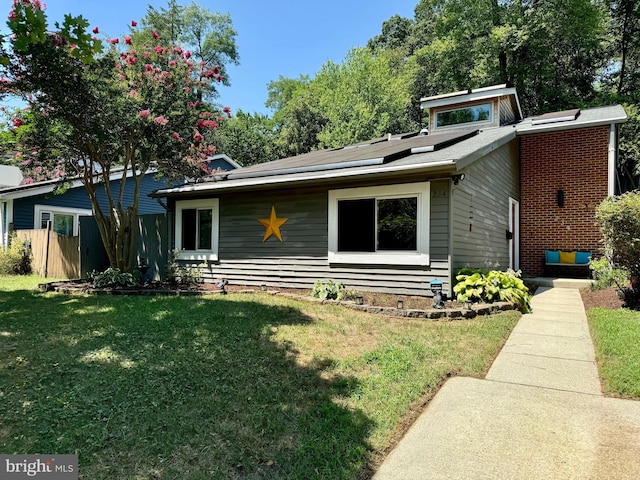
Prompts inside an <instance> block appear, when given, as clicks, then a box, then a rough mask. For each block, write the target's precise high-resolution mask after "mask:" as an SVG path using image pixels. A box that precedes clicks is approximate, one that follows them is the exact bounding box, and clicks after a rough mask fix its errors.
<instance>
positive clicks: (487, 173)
mask: <svg viewBox="0 0 640 480" xmlns="http://www.w3.org/2000/svg"><path fill="white" fill-rule="evenodd" d="M464 173H465V179H464V180H463V181H462V182H460V183H459V184H458V185H454V186H453V187H452V191H453V194H452V197H453V256H452V260H453V270H454V273H455V271H457V270H458V269H460V268H462V267H467V266H469V267H487V266H490V267H495V268H499V269H502V270H504V269H506V268H508V267H509V242H508V241H507V239H506V231H507V230H508V229H509V197H511V198H513V199H515V200H518V201H519V199H520V193H519V192H520V180H519V179H520V173H519V165H518V145H517V141H516V140H514V141H511V142H509V143H508V144H506V145H504V146H502V147H500V148H499V149H497V150H495V151H494V152H492V153H491V154H489V155H487V156H486V157H484V158H482V159H480V160H477V161H476V162H474V163H472V164H471V165H470V166H469V167H467V168H466V169H465V170H464Z"/></svg>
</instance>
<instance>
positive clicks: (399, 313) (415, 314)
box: [38, 280, 515, 320]
mask: <svg viewBox="0 0 640 480" xmlns="http://www.w3.org/2000/svg"><path fill="white" fill-rule="evenodd" d="M53 283H61V282H50V283H41V284H39V285H38V288H40V290H42V291H43V292H57V293H63V294H67V295H69V294H74V293H83V294H87V295H139V296H156V295H157V296H198V295H201V296H202V295H223V294H224V293H226V292H223V291H222V290H219V291H215V290H211V291H205V292H203V291H198V290H179V289H178V290H145V289H139V290H118V289H92V288H91V289H89V288H85V287H73V283H74V282H73V280H71V281H69V282H65V283H68V284H69V286H66V285H65V286H53ZM231 293H232V294H234V295H235V294H247V293H266V294H269V295H280V296H283V297H286V298H291V299H293V300H301V301H304V302H313V303H321V304H323V305H339V306H342V307H347V308H351V309H353V310H359V311H361V312H366V313H374V314H379V315H388V316H391V317H406V318H426V319H429V320H439V319H446V320H462V319H465V318H474V317H476V316H478V315H491V314H493V313H498V312H504V311H507V310H514V309H515V305H514V304H513V303H509V302H495V303H491V304H487V303H483V304H480V303H479V304H472V305H471V306H470V307H469V308H443V309H436V308H432V309H427V310H416V309H404V308H393V307H380V306H374V305H358V304H356V303H355V302H353V301H346V300H322V299H320V298H314V297H309V296H305V295H297V294H294V293H287V292H280V291H279V290H267V291H260V290H251V289H247V290H239V291H235V292H231Z"/></svg>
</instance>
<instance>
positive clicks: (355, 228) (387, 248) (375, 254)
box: [329, 182, 429, 265]
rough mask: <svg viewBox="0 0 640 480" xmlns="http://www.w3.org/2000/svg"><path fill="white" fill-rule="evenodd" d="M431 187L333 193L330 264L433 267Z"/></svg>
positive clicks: (339, 191) (404, 185) (394, 186)
mask: <svg viewBox="0 0 640 480" xmlns="http://www.w3.org/2000/svg"><path fill="white" fill-rule="evenodd" d="M428 239H429V183H426V182H425V183H411V184H402V185H390V186H385V187H364V188H351V189H344V190H332V191H330V192H329V261H330V262H332V263H371V264H390V265H393V264H397V265H428V262H429V255H428V251H429V248H428Z"/></svg>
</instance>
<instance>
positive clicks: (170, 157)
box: [0, 0, 230, 271]
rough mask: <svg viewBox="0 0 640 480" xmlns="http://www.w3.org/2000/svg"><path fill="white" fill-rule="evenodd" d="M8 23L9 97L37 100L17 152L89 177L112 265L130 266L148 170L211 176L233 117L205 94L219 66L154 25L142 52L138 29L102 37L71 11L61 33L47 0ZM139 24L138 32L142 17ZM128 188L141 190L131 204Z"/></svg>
mask: <svg viewBox="0 0 640 480" xmlns="http://www.w3.org/2000/svg"><path fill="white" fill-rule="evenodd" d="M7 23H8V25H9V28H10V30H11V36H10V37H9V38H8V39H7V41H5V42H4V43H3V46H2V52H1V58H2V59H8V60H9V61H4V60H2V62H0V63H1V66H0V69H1V70H2V72H1V75H0V76H1V77H2V78H1V80H0V95H3V94H13V95H20V96H22V97H23V98H24V99H25V101H27V103H28V107H27V109H26V111H23V112H21V113H20V114H19V116H17V117H16V118H14V120H13V122H12V124H11V127H12V131H13V134H14V138H15V142H14V146H15V150H16V151H17V155H19V158H20V161H21V163H23V164H25V165H26V166H28V167H29V168H30V169H32V170H35V169H38V168H40V169H43V170H47V171H57V172H58V175H60V176H62V177H63V178H64V179H72V178H73V179H80V181H81V182H82V183H83V185H84V187H85V189H86V191H87V194H88V196H89V198H90V199H91V204H92V207H93V212H94V216H95V220H96V222H97V224H98V227H99V230H100V234H101V237H102V241H103V244H104V247H105V249H106V251H107V254H108V256H109V261H110V264H111V266H112V267H114V268H119V269H120V270H121V271H130V270H131V269H132V267H133V265H134V261H135V255H136V235H135V232H136V221H137V213H138V200H139V196H140V188H141V184H142V180H143V178H144V176H145V175H146V174H147V172H149V171H150V170H151V169H155V171H156V172H157V173H158V174H159V175H164V176H166V177H167V178H169V179H178V178H199V177H201V176H203V175H206V174H208V173H209V170H208V167H207V164H206V159H207V157H209V156H210V155H211V154H213V153H214V152H215V147H213V146H212V145H209V144H208V143H207V133H208V132H209V131H211V130H212V129H214V128H216V127H217V126H218V123H219V122H220V121H222V118H223V117H224V116H230V114H229V109H228V108H227V107H225V109H224V111H223V112H215V111H214V110H213V108H211V107H210V106H209V105H207V104H205V103H203V102H202V101H201V100H199V98H200V97H201V96H200V95H199V92H200V91H201V90H202V89H205V88H207V86H208V84H210V83H211V82H212V81H219V80H220V79H219V78H218V77H217V75H218V74H217V71H216V70H214V69H210V68H208V67H206V66H205V65H204V64H202V65H201V64H200V63H197V62H194V61H193V59H192V58H191V54H190V52H189V51H186V50H183V49H182V48H180V47H179V46H177V45H172V46H166V45H164V46H163V45H162V44H160V42H159V40H160V39H159V36H158V34H157V33H156V32H154V31H152V32H151V35H150V38H151V39H153V40H152V41H151V42H150V43H149V44H146V45H144V46H142V47H139V48H137V49H134V47H133V42H132V39H131V36H125V37H124V38H105V39H102V40H101V39H99V38H98V35H101V33H100V29H99V27H94V28H93V29H92V31H91V33H89V29H90V25H89V24H88V22H87V21H86V20H85V19H84V18H82V17H71V16H66V17H65V21H64V23H63V24H62V25H60V24H57V23H56V24H55V29H53V30H52V29H50V28H49V26H48V24H47V19H46V15H45V13H44V7H43V5H42V4H41V3H40V1H38V0H14V2H13V6H12V9H11V12H10V14H9V21H8V22H7ZM131 27H132V33H133V32H134V31H135V29H136V28H137V23H136V22H135V21H132V22H131ZM14 154H15V153H14ZM114 179H115V180H117V181H116V182H114V183H110V180H111V181H113V180H114ZM114 185H115V187H114ZM125 187H128V188H130V189H132V191H133V196H132V197H131V198H132V199H131V201H130V203H125ZM99 188H104V191H105V193H106V198H107V202H106V206H105V205H101V204H100V203H99V201H98V195H97V192H98V189H99Z"/></svg>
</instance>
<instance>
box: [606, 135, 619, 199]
mask: <svg viewBox="0 0 640 480" xmlns="http://www.w3.org/2000/svg"><path fill="white" fill-rule="evenodd" d="M616 137H617V131H616V124H615V123H612V124H611V126H610V127H609V158H608V167H609V168H608V171H609V175H608V191H607V195H608V196H610V197H612V196H614V195H615V194H616V160H617V157H618V145H617V143H618V142H617V141H616V140H617V138H616Z"/></svg>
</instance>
